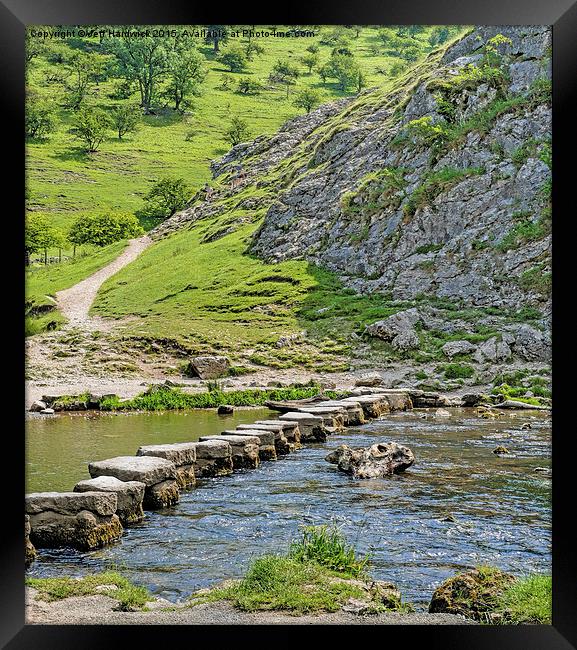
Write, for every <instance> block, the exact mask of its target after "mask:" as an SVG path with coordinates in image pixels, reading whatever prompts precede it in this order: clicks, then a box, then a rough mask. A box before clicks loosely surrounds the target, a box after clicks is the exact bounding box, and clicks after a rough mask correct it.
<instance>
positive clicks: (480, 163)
mask: <svg viewBox="0 0 577 650" xmlns="http://www.w3.org/2000/svg"><path fill="white" fill-rule="evenodd" d="M550 44H551V34H550V29H549V28H548V27H542V26H532V27H527V26H522V27H478V28H475V29H473V30H472V31H471V32H470V33H468V34H467V35H466V36H464V37H463V38H461V39H460V40H459V41H457V42H456V43H453V44H451V45H450V46H448V47H446V48H444V49H440V50H437V51H435V52H433V53H431V54H430V55H429V56H428V58H427V59H426V60H425V61H424V62H422V63H420V64H418V65H416V66H415V67H414V68H413V69H412V70H411V71H410V73H409V74H407V75H406V76H405V77H403V78H400V79H398V80H397V81H396V83H395V84H391V87H390V89H389V90H388V91H383V90H382V89H368V90H366V91H364V92H363V93H361V94H360V95H358V96H356V97H352V98H345V99H343V100H339V101H337V102H332V103H329V104H326V105H324V106H321V107H320V108H319V109H317V110H316V111H313V112H311V113H310V114H309V115H305V116H301V117H297V118H295V119H294V120H291V121H290V122H288V123H287V124H286V125H285V126H284V127H283V128H282V129H281V130H280V131H279V132H278V133H277V134H275V135H273V136H272V137H268V136H262V137H260V138H257V139H256V140H255V141H253V142H251V143H244V144H241V145H238V146H236V147H234V148H233V149H232V150H231V151H230V152H229V153H228V154H227V155H226V156H224V158H223V159H222V160H220V161H218V162H215V163H213V174H214V179H215V182H214V183H213V186H212V188H211V189H209V190H208V193H207V192H199V193H198V194H197V196H195V197H194V199H193V200H192V201H191V203H190V205H189V207H188V208H187V209H186V210H184V211H183V212H181V213H178V214H176V215H174V216H173V217H172V218H171V219H169V220H168V221H167V222H165V223H164V224H162V225H161V226H160V227H159V228H158V229H157V230H156V232H155V233H153V234H154V235H156V236H163V235H165V234H167V233H170V232H171V231H172V230H174V229H176V228H181V227H184V226H187V225H189V224H190V223H194V224H197V222H198V221H199V220H202V219H206V220H207V225H206V238H207V241H208V240H210V239H214V238H218V237H222V236H226V234H227V233H229V232H231V231H232V230H234V229H235V227H236V224H238V223H246V222H247V221H250V222H253V223H255V229H256V230H255V233H254V237H253V240H252V243H251V244H250V246H249V248H250V252H252V253H253V254H256V255H258V256H260V257H262V258H264V259H266V260H271V261H278V260H283V259H287V258H304V259H307V260H310V261H312V262H314V263H315V264H317V265H319V266H322V267H325V268H328V269H330V270H332V271H335V272H337V273H338V274H339V275H340V276H341V277H342V278H343V279H344V280H345V281H346V283H347V285H348V286H350V287H351V288H352V289H354V290H356V291H358V292H382V293H384V294H388V295H389V296H391V297H392V298H393V299H399V300H413V299H415V298H419V296H423V295H426V296H428V297H436V298H439V299H446V300H449V301H454V302H458V303H461V304H463V303H464V304H469V305H475V306H483V307H493V308H496V312H497V310H506V311H508V312H514V311H516V310H517V311H519V310H521V311H522V310H523V309H531V310H533V312H535V311H536V310H538V312H539V314H538V323H539V326H540V327H541V328H543V329H544V330H545V331H546V332H547V330H548V328H549V316H550V277H551V276H550V254H551V250H550V247H551V242H550V230H551V205H550V187H551V140H550V138H551V106H550V102H551V84H550V76H551V71H550V61H551V59H550ZM209 217H210V218H212V219H209ZM216 217H221V218H220V221H219V220H217V219H216ZM546 336H548V334H546Z"/></svg>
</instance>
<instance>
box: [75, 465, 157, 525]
mask: <svg viewBox="0 0 577 650" xmlns="http://www.w3.org/2000/svg"><path fill="white" fill-rule="evenodd" d="M145 488H146V485H145V484H144V483H141V482H140V481H120V480H119V479H117V478H116V477H114V476H99V477H97V478H91V479H87V480H85V481H79V482H78V483H77V484H76V485H75V486H74V492H113V493H114V494H116V496H117V499H118V506H117V509H116V514H117V515H118V517H119V518H120V521H121V522H122V523H123V524H134V523H137V522H139V521H142V519H143V518H144V511H143V509H142V502H143V500H144V490H145Z"/></svg>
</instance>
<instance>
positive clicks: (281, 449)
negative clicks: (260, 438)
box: [236, 422, 294, 456]
mask: <svg viewBox="0 0 577 650" xmlns="http://www.w3.org/2000/svg"><path fill="white" fill-rule="evenodd" d="M255 428H256V429H258V430H259V431H270V432H271V433H272V434H273V436H274V446H275V451H276V454H277V456H283V455H286V454H288V453H290V452H291V451H293V449H294V445H291V443H289V441H288V440H287V438H286V436H285V434H284V432H283V429H282V427H281V426H278V425H277V426H275V425H272V424H257V423H256V422H255V423H254V424H239V425H238V426H237V428H236V431H237V433H240V432H241V431H242V432H245V431H253V430H254V429H255Z"/></svg>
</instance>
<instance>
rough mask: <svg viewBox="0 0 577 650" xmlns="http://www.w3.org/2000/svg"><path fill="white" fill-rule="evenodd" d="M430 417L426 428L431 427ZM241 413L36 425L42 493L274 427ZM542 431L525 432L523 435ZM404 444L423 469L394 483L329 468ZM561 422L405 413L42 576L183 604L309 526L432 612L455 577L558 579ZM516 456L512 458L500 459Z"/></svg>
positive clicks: (37, 484) (192, 502) (207, 486)
mask: <svg viewBox="0 0 577 650" xmlns="http://www.w3.org/2000/svg"><path fill="white" fill-rule="evenodd" d="M424 415H426V417H423V416H424ZM270 416H271V413H270V412H268V411H267V410H257V411H255V410H253V411H250V410H247V411H237V413H236V414H235V415H234V416H231V417H228V418H226V419H224V418H220V417H218V416H216V415H215V414H214V413H207V412H188V413H170V414H162V415H158V414H152V415H142V414H140V415H117V416H96V417H90V418H86V417H85V416H82V417H79V416H66V415H65V416H60V417H54V418H49V419H31V420H29V422H28V430H27V460H28V476H27V481H28V491H40V490H42V491H44V490H52V489H54V490H69V489H71V488H72V486H73V485H74V483H75V482H76V481H78V480H80V479H81V478H87V477H88V474H87V471H86V463H87V462H88V461H90V460H98V459H102V458H106V457H111V456H115V455H120V454H134V453H135V451H136V448H137V447H138V446H139V445H140V444H151V443H155V442H158V443H160V442H178V441H185V440H195V439H197V438H198V436H200V435H206V434H207V433H216V432H220V431H222V430H224V429H230V428H234V426H236V424H238V423H240V422H253V421H255V420H257V419H262V418H263V417H270ZM524 422H530V423H531V429H529V430H521V424H522V423H524ZM378 441H396V442H398V443H400V444H404V445H407V446H409V447H410V448H411V449H412V450H413V452H414V454H415V458H416V460H415V464H414V465H413V466H412V467H411V468H409V469H408V470H407V471H406V472H405V473H404V474H401V475H398V476H393V477H391V478H386V479H381V480H364V481H357V480H353V479H351V478H350V477H348V476H347V475H345V474H343V473H340V472H338V471H337V469H336V467H335V466H334V465H331V464H329V463H327V462H326V461H325V460H324V457H325V456H326V454H327V453H328V451H329V450H330V449H332V448H334V447H336V446H338V445H340V444H343V443H346V444H349V445H352V446H367V445H371V444H374V443H375V442H378ZM550 442H551V438H550V418H549V416H548V415H547V414H541V413H535V412H533V413H529V412H525V413H520V412H517V413H511V414H506V415H505V416H504V417H502V418H500V419H499V420H497V421H492V420H484V419H481V418H479V417H477V415H476V414H475V413H474V411H473V410H471V409H460V410H459V409H455V410H451V417H450V418H447V417H445V418H442V417H435V416H434V411H422V410H415V411H412V412H407V413H393V414H390V415H388V416H386V418H385V419H382V420H378V421H374V422H372V423H370V424H367V425H364V426H362V427H359V428H355V429H347V430H346V431H345V432H343V433H342V434H339V435H334V436H331V437H330V438H329V439H328V441H327V442H326V443H325V444H322V445H311V446H307V447H306V448H304V449H301V450H299V451H298V452H296V453H294V454H291V455H289V456H283V457H281V458H280V459H279V460H278V461H274V462H266V463H263V464H262V465H261V466H260V467H259V468H258V469H256V470H252V471H243V472H237V473H235V474H233V475H232V476H229V477H222V478H216V479H207V480H203V481H199V483H198V485H197V487H196V488H194V489H192V490H190V491H186V492H182V494H181V501H180V503H179V504H178V505H177V506H175V507H174V508H169V509H166V510H163V511H159V512H147V514H146V519H145V521H144V522H143V523H142V524H138V525H136V526H133V527H130V528H127V529H126V531H125V534H124V535H123V537H122V540H121V541H120V542H119V543H118V544H116V545H114V546H111V547H108V548H105V549H100V550H98V551H93V552H90V553H80V552H77V551H73V550H67V549H58V550H51V551H48V550H39V555H38V560H37V561H36V562H35V563H34V564H33V565H32V567H31V569H30V570H29V571H28V573H29V575H33V576H56V575H63V574H72V575H81V574H83V573H87V572H92V571H95V570H101V569H104V568H108V567H111V566H112V567H116V568H120V569H122V571H123V572H124V573H126V575H127V576H128V577H129V578H131V579H132V580H133V581H135V582H136V583H138V584H143V585H146V586H147V587H148V588H150V589H151V591H152V592H153V593H155V594H157V595H159V596H163V597H164V598H168V599H170V600H173V601H174V600H179V599H181V598H184V597H185V596H186V595H188V594H190V593H191V592H192V591H194V590H196V589H198V588H201V587H206V586H208V585H210V584H212V583H214V582H215V581H218V580H222V579H224V578H230V577H238V576H240V575H242V574H243V573H244V572H245V570H246V568H247V566H248V564H249V563H250V561H251V559H252V558H254V557H257V556H259V555H262V554H264V553H271V552H272V553H274V552H279V551H284V550H286V548H287V545H288V543H289V540H290V539H291V538H293V537H295V536H296V535H297V533H298V527H299V525H300V524H303V523H311V524H320V523H330V522H335V523H337V524H338V525H339V526H340V527H341V528H342V530H343V532H344V533H345V535H346V536H347V538H348V539H349V541H351V542H353V543H354V544H355V546H356V547H357V548H358V550H359V551H360V552H361V553H366V552H370V554H371V567H372V574H373V575H374V576H375V577H377V578H380V579H387V580H391V581H393V582H395V583H396V584H397V585H398V586H399V588H400V589H401V592H402V593H403V596H404V598H405V599H407V600H411V601H413V602H415V603H416V604H418V605H421V606H424V605H425V604H426V603H427V602H428V600H429V599H430V596H431V593H432V591H433V590H434V588H435V587H436V586H437V585H438V584H439V583H440V582H441V581H442V580H444V579H445V578H447V577H448V576H450V575H452V574H453V573H454V572H455V570H457V569H460V568H464V567H471V566H475V565H478V564H492V565H495V566H498V567H500V568H502V569H505V570H509V571H511V572H513V573H516V574H526V573H529V572H534V571H541V572H550V562H551V529H550V524H551V513H550V490H551V481H550V479H548V478H546V477H544V476H543V475H542V474H540V473H538V472H535V471H534V469H535V467H550V452H551V449H550ZM497 445H505V446H506V447H507V448H508V449H509V450H510V451H511V454H510V455H506V456H499V455H496V454H493V453H492V450H493V449H494V448H495V447H496V446H497Z"/></svg>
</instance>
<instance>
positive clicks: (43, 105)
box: [25, 95, 57, 138]
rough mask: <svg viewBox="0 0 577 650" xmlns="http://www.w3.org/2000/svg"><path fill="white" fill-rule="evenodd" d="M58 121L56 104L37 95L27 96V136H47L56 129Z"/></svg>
mask: <svg viewBox="0 0 577 650" xmlns="http://www.w3.org/2000/svg"><path fill="white" fill-rule="evenodd" d="M56 123H57V120H56V107H55V106H54V104H52V103H51V102H48V101H45V100H43V99H40V98H38V97H36V96H35V95H32V96H29V97H27V99H26V117H25V130H26V131H25V132H26V137H27V138H45V137H46V136H47V135H49V134H50V133H52V132H53V131H54V130H55V129H56Z"/></svg>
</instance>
